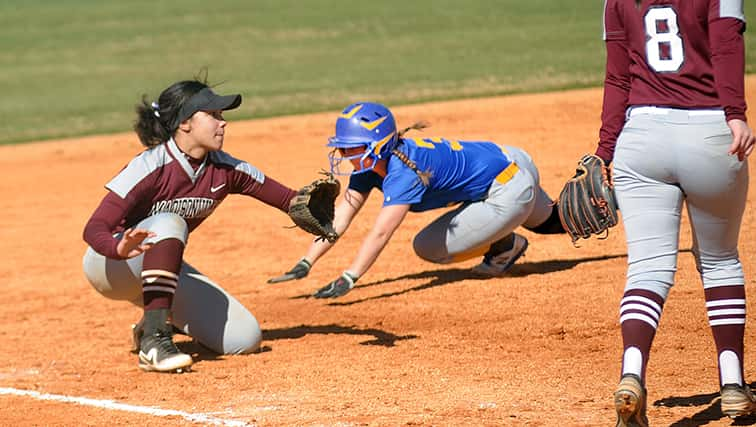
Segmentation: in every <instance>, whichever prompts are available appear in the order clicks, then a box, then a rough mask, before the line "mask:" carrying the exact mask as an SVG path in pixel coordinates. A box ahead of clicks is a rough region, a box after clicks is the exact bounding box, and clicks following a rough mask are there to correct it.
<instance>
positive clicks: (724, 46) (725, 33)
mask: <svg viewBox="0 0 756 427" xmlns="http://www.w3.org/2000/svg"><path fill="white" fill-rule="evenodd" d="M710 25H711V26H710V33H709V44H710V45H711V51H712V52H711V63H712V66H713V68H714V85H715V86H716V89H717V95H718V96H719V101H720V103H721V105H722V107H723V108H724V110H725V115H726V116H727V120H733V119H738V120H743V121H746V115H745V111H746V101H745V81H744V74H745V45H744V41H743V34H742V29H743V26H744V24H743V22H741V21H739V20H737V19H719V20H716V21H714V22H712V23H711V24H710Z"/></svg>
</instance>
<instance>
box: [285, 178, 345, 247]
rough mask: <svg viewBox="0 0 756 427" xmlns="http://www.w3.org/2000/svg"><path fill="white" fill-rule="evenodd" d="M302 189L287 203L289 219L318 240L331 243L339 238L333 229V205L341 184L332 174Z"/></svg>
mask: <svg viewBox="0 0 756 427" xmlns="http://www.w3.org/2000/svg"><path fill="white" fill-rule="evenodd" d="M323 174H324V175H325V176H326V177H325V178H321V179H317V180H315V181H313V182H312V184H309V185H306V186H304V187H302V188H301V189H300V190H299V191H298V192H297V195H296V197H294V198H293V199H291V201H290V202H289V217H290V218H291V220H292V221H294V224H296V225H297V226H299V228H301V229H302V230H304V231H306V232H308V233H311V234H314V235H316V236H318V240H320V239H322V240H328V241H329V242H331V243H333V242H335V241H336V239H338V238H339V235H338V234H337V233H336V230H334V228H333V217H334V213H335V207H334V203H335V201H336V197H338V195H339V191H341V183H339V181H338V180H337V179H336V178H335V177H334V176H333V174H331V173H328V172H324V173H323Z"/></svg>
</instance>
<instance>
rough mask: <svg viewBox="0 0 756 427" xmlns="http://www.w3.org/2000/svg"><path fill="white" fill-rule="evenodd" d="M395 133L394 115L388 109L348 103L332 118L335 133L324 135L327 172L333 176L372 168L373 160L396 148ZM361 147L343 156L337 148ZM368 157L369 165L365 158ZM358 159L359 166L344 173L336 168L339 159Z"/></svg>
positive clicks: (379, 105)
mask: <svg viewBox="0 0 756 427" xmlns="http://www.w3.org/2000/svg"><path fill="white" fill-rule="evenodd" d="M397 141H398V136H397V132H396V121H395V120H394V115H393V114H391V111H389V109H388V108H386V107H384V106H383V105H381V104H376V103H373V102H361V103H356V104H352V105H350V106H348V107H346V108H345V109H344V111H343V112H342V113H341V114H340V115H339V117H338V119H336V134H335V135H334V136H332V137H330V138H328V144H327V146H328V147H333V148H334V150H332V151H331V152H330V153H329V155H328V160H329V162H330V165H331V172H333V173H334V174H335V175H354V174H358V173H363V172H367V171H369V170H372V169H373V167H374V166H375V162H376V161H377V160H380V159H385V158H388V156H390V155H391V150H393V149H394V147H396V143H397ZM358 147H365V150H364V151H363V152H361V153H358V154H355V155H351V156H344V155H343V154H342V153H341V151H340V150H339V149H346V148H358ZM368 158H372V159H373V161H372V162H371V163H370V165H369V166H365V161H366V160H367V159H368ZM356 159H359V165H360V168H359V169H356V168H355V170H353V171H351V172H349V173H347V172H342V171H341V170H340V164H341V162H342V161H343V160H348V161H350V163H351V162H352V161H353V160H356Z"/></svg>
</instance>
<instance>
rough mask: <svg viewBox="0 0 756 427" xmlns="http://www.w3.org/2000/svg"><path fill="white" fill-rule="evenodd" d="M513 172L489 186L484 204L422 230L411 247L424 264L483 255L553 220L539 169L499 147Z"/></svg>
mask: <svg viewBox="0 0 756 427" xmlns="http://www.w3.org/2000/svg"><path fill="white" fill-rule="evenodd" d="M502 151H504V153H505V154H507V156H509V158H510V159H512V160H513V161H514V163H513V164H514V165H515V166H510V167H512V168H513V170H516V172H515V173H514V174H512V175H511V176H510V175H508V174H507V171H503V172H502V175H499V177H497V179H495V180H494V181H493V182H492V183H491V187H490V188H489V190H488V195H487V197H486V198H485V199H484V200H480V201H476V202H468V203H464V204H462V205H460V206H459V207H458V208H456V209H454V210H451V211H449V212H447V213H445V214H443V215H441V216H440V217H439V218H438V219H436V220H435V221H433V222H432V223H430V224H429V225H428V226H426V227H425V228H424V229H422V230H421V231H420V232H419V233H418V234H417V235H416V236H415V239H414V241H413V246H414V249H415V253H417V255H418V256H419V257H420V258H423V259H424V260H426V261H430V262H434V263H438V264H448V263H453V262H458V261H464V260H467V259H470V258H474V257H476V256H482V255H483V254H485V253H486V252H487V251H488V249H489V247H490V246H491V243H493V242H495V241H497V240H499V239H501V238H503V237H505V236H507V235H508V234H510V233H512V232H513V231H514V230H515V229H516V228H517V227H519V226H521V225H524V226H527V227H534V226H537V225H540V224H542V223H543V222H544V221H545V220H546V219H547V218H548V217H549V215H551V210H552V207H551V205H552V204H553V202H552V200H551V199H550V198H549V196H548V195H547V194H546V192H545V191H544V190H543V188H541V186H540V178H539V175H538V169H537V168H536V166H535V164H534V163H533V159H531V158H530V155H528V153H526V152H525V151H524V150H521V149H519V148H516V147H510V146H502Z"/></svg>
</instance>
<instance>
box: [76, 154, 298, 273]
mask: <svg viewBox="0 0 756 427" xmlns="http://www.w3.org/2000/svg"><path fill="white" fill-rule="evenodd" d="M105 187H106V188H107V189H108V190H110V191H109V192H108V194H107V195H106V196H105V198H104V199H103V200H102V203H100V206H99V207H98V208H97V210H95V212H94V214H93V215H92V218H90V220H89V222H88V223H87V225H86V227H85V228H84V240H85V241H86V242H87V243H88V244H89V245H90V246H91V247H92V249H94V250H95V251H97V252H99V253H100V254H102V255H105V256H106V257H109V258H119V257H118V254H117V253H116V246H117V244H118V240H117V239H115V238H114V237H113V234H115V233H118V232H120V231H123V230H125V229H128V228H130V227H133V226H135V225H136V224H137V223H139V222H140V221H141V220H143V219H145V218H147V217H149V216H152V215H155V214H158V213H161V212H171V213H175V214H177V215H180V216H181V217H182V218H184V219H185V220H186V223H187V225H188V226H189V231H190V232H191V231H192V230H194V229H195V228H197V226H199V225H200V224H201V223H202V221H204V220H205V218H207V217H208V216H209V215H210V214H211V213H212V212H213V211H214V210H215V209H216V208H217V207H218V205H220V203H221V202H222V201H223V199H225V198H226V196H227V195H228V194H234V193H238V194H246V195H249V196H252V197H255V198H257V199H259V200H261V201H263V202H265V203H267V204H269V205H271V206H273V207H276V208H278V209H280V210H282V211H286V210H287V209H288V206H289V201H290V200H291V199H292V198H293V197H294V196H295V195H296V192H295V191H294V190H292V189H290V188H288V187H286V186H284V185H282V184H280V183H278V182H276V181H275V180H273V179H271V178H268V177H266V176H265V175H264V174H263V173H262V172H261V171H260V170H258V169H257V168H255V167H254V166H252V165H250V164H249V163H247V162H244V161H241V160H238V159H236V158H234V157H232V156H230V155H229V154H227V153H225V152H223V151H216V152H210V153H208V154H207V156H205V159H204V160H202V161H201V162H199V161H196V160H193V159H190V158H188V157H187V156H186V155H184V153H183V152H182V151H181V150H180V149H179V148H178V146H177V145H176V143H175V142H174V141H173V140H172V139H171V140H169V141H168V142H166V143H164V144H160V145H158V146H157V147H154V148H151V149H149V150H146V151H144V152H142V153H141V154H139V155H138V156H136V157H135V158H134V159H132V160H131V162H129V164H128V165H127V166H126V167H125V168H124V169H123V170H122V171H121V172H120V173H119V174H118V175H117V176H116V177H115V178H113V179H112V180H111V181H110V182H109V183H108V184H107V185H106V186H105Z"/></svg>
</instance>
